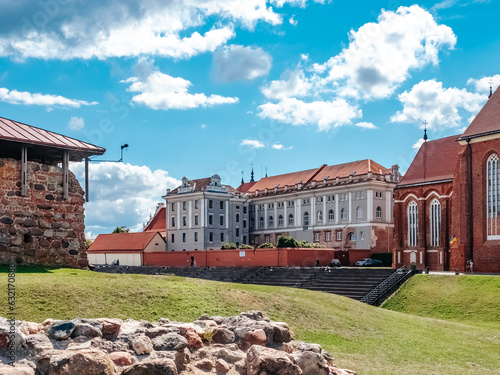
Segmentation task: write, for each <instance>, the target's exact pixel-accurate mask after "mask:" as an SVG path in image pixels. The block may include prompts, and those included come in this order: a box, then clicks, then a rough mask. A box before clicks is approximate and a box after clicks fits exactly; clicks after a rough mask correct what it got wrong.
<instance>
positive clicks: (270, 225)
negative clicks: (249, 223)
mask: <svg viewBox="0 0 500 375" xmlns="http://www.w3.org/2000/svg"><path fill="white" fill-rule="evenodd" d="M273 225H274V219H273V217H272V216H269V220H268V226H269V227H272V226H273Z"/></svg>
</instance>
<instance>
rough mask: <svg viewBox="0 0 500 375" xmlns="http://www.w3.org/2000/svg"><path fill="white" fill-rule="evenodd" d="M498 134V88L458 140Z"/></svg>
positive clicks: (499, 91) (499, 116)
mask: <svg viewBox="0 0 500 375" xmlns="http://www.w3.org/2000/svg"><path fill="white" fill-rule="evenodd" d="M491 133H500V86H499V87H498V88H497V89H496V90H495V92H494V93H493V95H492V96H491V98H489V99H488V101H487V102H486V104H485V105H484V106H483V108H481V110H480V111H479V113H478V114H477V116H476V117H475V118H474V120H472V122H471V123H470V125H469V127H468V128H467V129H466V130H465V132H464V133H463V134H462V136H461V137H460V139H461V140H462V139H467V138H469V137H477V136H480V135H486V134H491Z"/></svg>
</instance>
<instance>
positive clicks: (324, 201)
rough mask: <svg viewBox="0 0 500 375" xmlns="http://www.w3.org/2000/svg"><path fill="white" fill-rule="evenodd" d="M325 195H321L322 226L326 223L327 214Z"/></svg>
mask: <svg viewBox="0 0 500 375" xmlns="http://www.w3.org/2000/svg"><path fill="white" fill-rule="evenodd" d="M326 198H327V196H326V195H323V223H322V224H323V225H324V224H325V223H327V222H328V213H327V212H326Z"/></svg>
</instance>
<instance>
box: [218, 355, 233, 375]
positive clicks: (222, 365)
mask: <svg viewBox="0 0 500 375" xmlns="http://www.w3.org/2000/svg"><path fill="white" fill-rule="evenodd" d="M229 370H231V365H230V364H229V363H227V362H226V361H224V360H223V359H221V358H219V359H218V360H217V362H215V371H216V372H217V374H225V373H227V372H229Z"/></svg>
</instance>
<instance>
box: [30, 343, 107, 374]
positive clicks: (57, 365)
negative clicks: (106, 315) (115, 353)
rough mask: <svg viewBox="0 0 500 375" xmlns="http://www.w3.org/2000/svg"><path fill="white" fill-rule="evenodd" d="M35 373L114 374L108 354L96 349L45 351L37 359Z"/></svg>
mask: <svg viewBox="0 0 500 375" xmlns="http://www.w3.org/2000/svg"><path fill="white" fill-rule="evenodd" d="M37 373H40V374H48V375H75V374H82V375H83V374H95V375H114V374H115V370H114V365H113V362H112V361H111V359H110V358H109V356H108V354H107V353H105V352H103V351H101V350H98V349H94V348H92V349H80V350H52V351H46V352H45V355H44V356H43V358H42V357H41V358H39V359H38V367H37Z"/></svg>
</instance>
